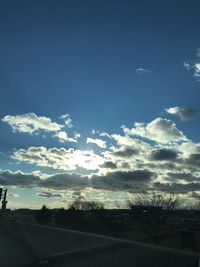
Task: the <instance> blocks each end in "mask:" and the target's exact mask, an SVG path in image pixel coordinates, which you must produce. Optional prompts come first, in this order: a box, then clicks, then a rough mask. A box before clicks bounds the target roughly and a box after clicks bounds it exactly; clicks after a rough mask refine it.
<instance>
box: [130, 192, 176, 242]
mask: <svg viewBox="0 0 200 267" xmlns="http://www.w3.org/2000/svg"><path fill="white" fill-rule="evenodd" d="M178 204H179V198H178V197H177V195H175V194H173V193H166V192H158V191H153V192H151V193H148V194H139V195H137V196H136V197H135V198H133V199H129V200H128V201H127V207H128V208H129V209H131V211H132V212H131V216H132V219H133V220H134V222H135V223H136V225H137V226H138V227H139V229H140V230H142V231H143V232H145V233H147V234H148V235H149V236H150V238H151V239H152V241H153V242H154V243H155V244H158V243H159V242H160V241H161V239H162V238H163V236H164V231H163V230H164V226H166V223H167V221H168V219H169V217H170V216H171V215H172V211H173V210H174V209H175V208H177V206H178Z"/></svg>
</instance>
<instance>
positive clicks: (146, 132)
mask: <svg viewBox="0 0 200 267" xmlns="http://www.w3.org/2000/svg"><path fill="white" fill-rule="evenodd" d="M123 130H124V132H125V134H127V135H128V136H129V135H135V136H140V137H142V138H147V139H150V140H152V141H155V142H158V143H170V142H180V141H187V140H188V139H187V137H186V136H185V135H184V134H183V132H181V131H180V130H178V129H177V128H176V124H175V123H174V122H172V121H171V120H167V119H162V118H156V119H155V120H153V121H151V122H150V123H148V124H146V125H145V124H143V123H142V124H141V123H136V124H135V127H134V128H132V129H129V128H126V127H123Z"/></svg>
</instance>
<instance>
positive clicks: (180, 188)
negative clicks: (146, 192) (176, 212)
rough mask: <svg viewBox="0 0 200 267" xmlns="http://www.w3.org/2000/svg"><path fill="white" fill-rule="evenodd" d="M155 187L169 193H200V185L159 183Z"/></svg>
mask: <svg viewBox="0 0 200 267" xmlns="http://www.w3.org/2000/svg"><path fill="white" fill-rule="evenodd" d="M153 187H154V188H156V189H159V190H164V191H169V192H176V193H182V194H187V193H189V192H192V191H200V183H192V182H191V183H187V184H182V183H172V184H169V183H165V184H164V183H159V182H156V183H154V184H153Z"/></svg>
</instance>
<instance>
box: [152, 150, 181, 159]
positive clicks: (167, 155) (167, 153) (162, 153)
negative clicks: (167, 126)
mask: <svg viewBox="0 0 200 267" xmlns="http://www.w3.org/2000/svg"><path fill="white" fill-rule="evenodd" d="M176 158H177V152H176V151H175V150H172V149H164V148H163V149H157V150H153V151H152V153H151V159H152V160H175V159H176Z"/></svg>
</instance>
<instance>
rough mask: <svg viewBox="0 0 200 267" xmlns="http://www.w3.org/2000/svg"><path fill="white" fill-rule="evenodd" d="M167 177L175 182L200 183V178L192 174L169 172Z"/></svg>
mask: <svg viewBox="0 0 200 267" xmlns="http://www.w3.org/2000/svg"><path fill="white" fill-rule="evenodd" d="M167 175H168V176H169V177H170V178H172V179H173V180H184V181H190V182H191V181H193V182H200V177H199V176H195V175H193V174H192V173H191V172H175V173H174V172H168V173H167Z"/></svg>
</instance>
